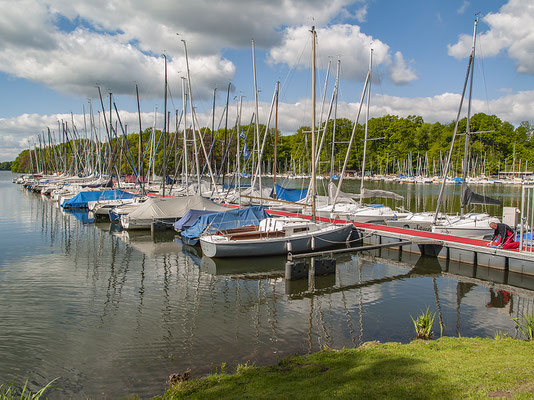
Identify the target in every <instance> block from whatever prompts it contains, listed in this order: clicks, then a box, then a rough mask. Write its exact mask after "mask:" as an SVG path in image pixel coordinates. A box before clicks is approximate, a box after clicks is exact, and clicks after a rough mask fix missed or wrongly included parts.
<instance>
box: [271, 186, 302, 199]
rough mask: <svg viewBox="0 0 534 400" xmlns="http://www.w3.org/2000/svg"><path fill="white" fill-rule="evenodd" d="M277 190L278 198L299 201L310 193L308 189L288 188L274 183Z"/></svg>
mask: <svg viewBox="0 0 534 400" xmlns="http://www.w3.org/2000/svg"><path fill="white" fill-rule="evenodd" d="M274 190H275V191H276V198H277V199H280V200H287V201H292V202H294V203H295V202H297V201H299V200H302V199H303V198H305V197H306V195H307V194H308V189H288V188H285V187H282V186H279V185H274Z"/></svg>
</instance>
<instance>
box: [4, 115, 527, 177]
mask: <svg viewBox="0 0 534 400" xmlns="http://www.w3.org/2000/svg"><path fill="white" fill-rule="evenodd" d="M466 123H467V120H466V119H465V118H464V119H462V120H460V122H459V125H458V133H460V134H461V133H463V132H465V131H466ZM334 125H335V137H334ZM454 125H455V122H454V121H452V122H450V123H446V124H443V123H440V122H436V123H433V124H431V123H427V122H424V120H423V118H422V117H420V116H416V115H411V116H408V117H406V118H401V117H399V116H396V115H385V116H383V117H379V118H372V119H371V120H369V125H368V138H369V139H378V138H380V139H379V140H370V141H368V152H367V157H366V170H367V171H372V172H375V173H386V172H388V173H392V172H395V173H401V172H407V171H410V170H415V169H416V167H417V165H418V160H421V159H422V158H425V159H428V164H429V165H428V166H429V168H430V167H434V166H436V167H435V169H434V171H432V172H433V173H437V174H439V168H438V166H439V165H440V163H443V162H444V161H445V159H446V156H447V155H448V152H449V147H450V143H451V139H452V135H453V131H454ZM258 127H259V135H260V143H263V138H264V135H265V129H266V126H265V125H263V124H260V125H259V126H258ZM364 128H365V127H364V125H362V124H361V123H359V124H358V125H357V126H356V127H354V123H353V122H352V121H351V120H349V119H346V118H339V119H337V120H336V121H335V124H334V121H333V120H330V121H329V122H328V124H326V129H325V124H324V123H323V124H322V125H321V126H318V127H317V130H316V133H317V135H318V137H321V135H322V133H323V131H324V133H325V137H324V140H323V145H322V148H321V153H320V161H321V162H320V163H319V168H320V171H319V173H323V174H328V173H329V172H330V168H331V163H330V161H331V159H332V154H333V155H334V157H333V161H334V162H333V166H334V170H335V172H339V169H340V168H341V166H342V165H343V162H344V160H345V154H346V151H347V147H348V144H347V141H348V140H349V139H350V136H351V134H352V131H353V130H355V138H354V142H353V145H352V150H351V152H350V154H349V158H348V169H349V170H360V169H361V163H362V161H363V143H364V141H363V138H364V134H365V129H364ZM533 128H534V126H532V125H531V124H530V123H529V122H526V121H525V122H522V123H521V124H520V125H519V126H518V127H517V128H514V126H513V125H512V124H510V123H508V122H505V121H502V120H500V119H499V118H498V117H497V116H495V115H487V114H483V113H479V114H475V115H473V116H472V117H471V124H470V132H471V135H470V138H469V139H470V146H469V148H470V152H469V153H470V159H471V164H472V166H473V168H474V170H475V173H477V174H482V173H485V174H486V175H492V174H496V173H497V172H498V171H502V170H504V169H505V168H506V170H507V171H511V170H512V168H514V170H516V171H517V170H519V169H521V170H525V168H528V167H529V166H532V165H533V164H534V137H533V135H532V132H533ZM171 129H172V128H171ZM310 130H311V129H310V127H309V126H301V127H300V128H299V129H297V131H296V132H294V133H291V134H285V135H282V134H281V133H280V132H278V138H277V162H278V168H277V169H278V171H282V172H286V171H288V170H291V171H293V172H295V173H302V174H305V173H308V172H309V171H310V167H311V164H310V159H311V157H310V153H311V134H310ZM200 131H201V136H202V139H203V142H204V147H205V149H206V153H210V150H211V155H210V156H209V157H210V159H211V162H212V166H213V168H214V170H215V171H217V172H222V171H223V169H227V168H228V164H229V165H230V169H233V166H234V165H235V163H236V153H237V136H238V133H242V134H243V136H245V138H246V139H245V140H243V139H240V145H241V147H240V153H241V154H242V153H243V145H244V142H245V141H246V144H247V146H248V149H249V151H250V154H251V159H250V160H249V161H248V162H245V161H244V160H243V159H242V158H241V166H242V168H245V170H246V172H251V169H252V157H254V155H253V149H254V142H255V137H257V132H256V126H255V125H254V124H249V125H241V126H239V127H237V126H227V127H226V129H225V128H224V127H223V128H220V127H219V128H217V129H215V130H213V131H212V130H211V129H209V128H207V127H204V128H201V130H200ZM151 132H152V129H151V128H149V129H146V130H144V131H143V134H142V150H143V151H142V153H143V154H144V158H143V170H144V171H147V170H148V167H149V164H150V154H151V151H152V150H151V148H152V143H153V147H154V148H155V150H156V157H155V165H154V170H155V173H156V174H158V175H159V174H161V173H162V169H163V166H164V163H163V160H164V159H166V160H167V165H166V167H167V171H168V172H169V173H170V174H171V175H172V174H174V172H175V171H178V172H181V169H182V155H183V154H184V151H183V150H184V146H183V132H182V131H181V128H180V129H179V132H178V134H176V133H174V132H170V133H166V134H165V135H162V132H161V131H159V130H156V132H155V135H152V134H151ZM274 133H275V132H274V129H272V128H270V129H269V131H268V132H267V136H265V137H266V139H265V147H264V155H263V161H265V163H266V168H267V169H268V168H269V167H268V165H272V162H273V160H274ZM195 136H198V134H195ZM187 137H188V154H189V155H188V168H189V169H194V168H196V166H195V162H194V159H193V157H192V154H193V145H192V138H193V132H192V130H191V129H187ZM464 138H465V135H463V136H458V137H457V140H456V143H455V146H454V149H453V152H452V154H451V160H452V165H453V170H452V173H455V174H460V173H461V171H462V164H463V162H462V160H463V152H464V140H465V139H464ZM334 141H335V145H334V148H332V142H334ZM197 142H198V144H200V141H198V140H197ZM164 143H165V148H166V152H165V154H166V157H164V154H163V147H164ZM225 143H227V144H228V145H229V149H230V150H229V154H228V157H227V160H226V162H225V165H224V168H222V167H221V164H222V161H223V157H224V148H225V146H224V144H225ZM86 149H89V150H91V156H90V157H89V159H91V157H92V159H91V160H90V161H89V159H87V158H83V157H79V154H83V152H84V151H85V150H86ZM95 153H98V154H95ZM138 153H139V133H132V134H129V135H126V140H125V136H124V135H119V136H118V137H115V138H113V139H112V141H111V144H109V143H107V142H103V143H98V144H95V143H93V142H91V141H88V140H87V139H76V140H73V141H71V142H69V143H68V144H59V145H57V146H53V149H50V148H45V149H32V152H31V154H32V159H31V161H30V152H29V151H28V150H25V151H23V152H22V153H20V154H19V156H18V157H17V159H16V160H15V161H14V162H13V165H12V171H13V172H29V171H30V169H31V166H32V165H33V169H34V172H36V170H37V169H38V168H37V167H36V165H37V163H38V164H39V169H45V170H46V171H49V172H51V171H53V170H55V169H56V168H60V167H61V168H64V167H65V164H66V166H67V169H72V168H74V167H78V168H79V167H81V166H83V165H85V164H86V163H87V162H90V163H91V164H96V161H97V160H96V159H97V158H99V159H101V160H104V162H103V164H104V167H103V168H104V170H105V171H106V172H107V171H108V170H109V169H110V164H111V162H113V164H116V165H117V168H116V169H111V172H116V171H117V170H120V172H121V173H122V174H132V173H133V168H135V169H138ZM198 153H199V156H198V158H199V164H200V168H202V166H203V165H204V160H205V158H206V157H205V155H204V152H203V150H202V146H200V145H199V146H198ZM110 154H112V156H110ZM58 157H60V158H61V159H62V160H63V161H62V162H58V161H57V159H58ZM228 161H229V163H228Z"/></svg>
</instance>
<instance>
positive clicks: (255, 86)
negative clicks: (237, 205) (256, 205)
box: [252, 39, 261, 203]
mask: <svg viewBox="0 0 534 400" xmlns="http://www.w3.org/2000/svg"><path fill="white" fill-rule="evenodd" d="M252 69H253V72H254V74H253V75H254V103H255V108H256V121H255V122H256V123H255V125H256V135H255V136H254V137H255V142H256V146H255V148H256V150H257V152H258V165H259V168H258V171H259V185H260V194H261V161H260V114H259V105H258V85H257V82H256V52H255V47H254V39H252ZM252 165H253V168H254V157H252ZM252 189H253V190H254V188H252ZM260 197H261V195H260ZM260 203H261V200H260Z"/></svg>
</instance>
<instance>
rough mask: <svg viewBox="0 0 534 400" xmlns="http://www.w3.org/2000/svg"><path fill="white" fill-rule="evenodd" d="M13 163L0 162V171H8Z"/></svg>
mask: <svg viewBox="0 0 534 400" xmlns="http://www.w3.org/2000/svg"><path fill="white" fill-rule="evenodd" d="M12 164H13V161H3V162H0V171H10V170H11V165H12Z"/></svg>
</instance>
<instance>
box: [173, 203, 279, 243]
mask: <svg viewBox="0 0 534 400" xmlns="http://www.w3.org/2000/svg"><path fill="white" fill-rule="evenodd" d="M264 218H269V214H267V213H266V212H265V208H264V207H263V206H251V207H247V208H241V209H236V210H230V211H226V212H219V213H212V214H206V215H202V216H200V217H198V219H197V220H196V221H195V223H194V224H193V225H192V226H191V227H190V228H189V229H187V230H185V231H183V232H182V234H181V235H182V241H183V242H184V243H187V244H191V245H195V244H196V243H197V242H198V238H199V237H200V235H202V234H203V233H205V232H206V233H214V232H216V231H218V230H220V229H232V228H239V227H242V226H247V225H258V224H259V223H260V221H261V220H262V219H264Z"/></svg>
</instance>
